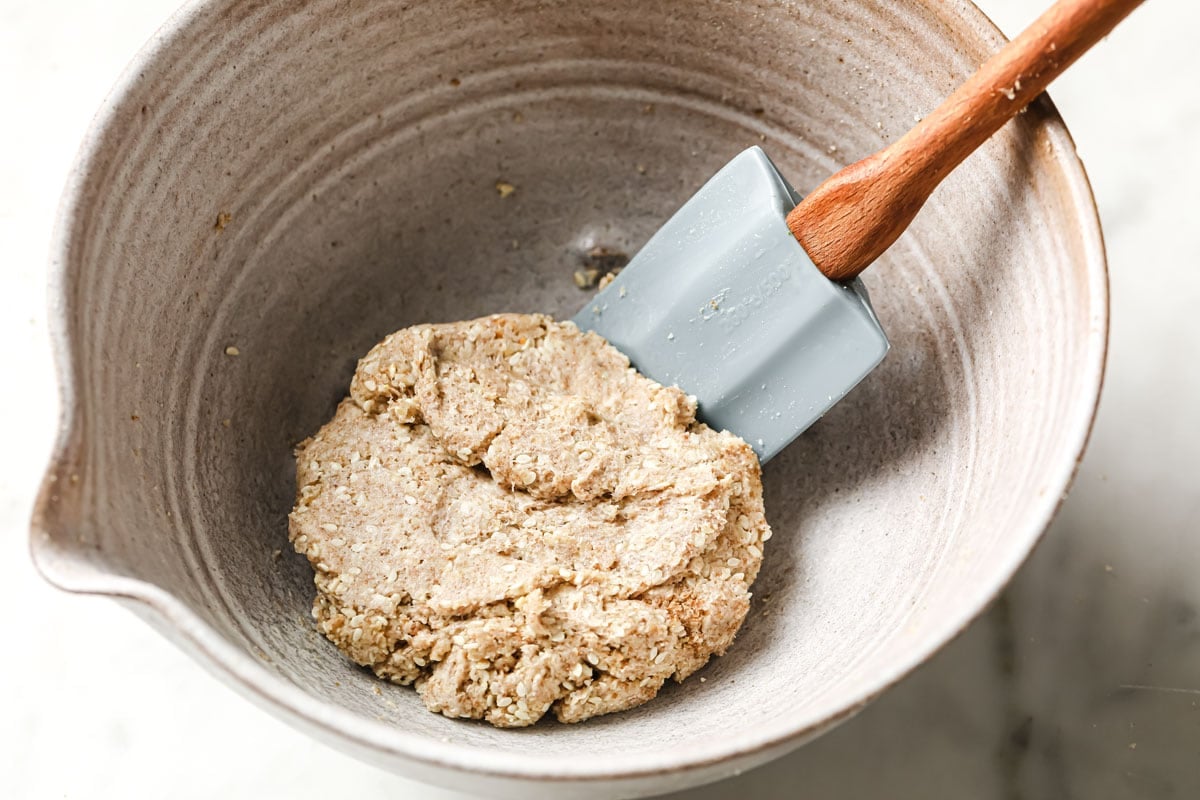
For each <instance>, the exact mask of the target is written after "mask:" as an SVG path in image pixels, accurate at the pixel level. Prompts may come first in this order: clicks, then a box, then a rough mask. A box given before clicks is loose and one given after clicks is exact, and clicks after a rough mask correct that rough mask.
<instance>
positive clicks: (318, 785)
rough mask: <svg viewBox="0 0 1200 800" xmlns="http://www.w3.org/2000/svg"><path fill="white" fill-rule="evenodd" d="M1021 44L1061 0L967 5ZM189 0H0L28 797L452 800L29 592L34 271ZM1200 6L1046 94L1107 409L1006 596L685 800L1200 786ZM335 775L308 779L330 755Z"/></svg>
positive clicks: (17, 615)
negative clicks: (1073, 180) (1104, 263)
mask: <svg viewBox="0 0 1200 800" xmlns="http://www.w3.org/2000/svg"><path fill="white" fill-rule="evenodd" d="M979 4H980V5H981V6H982V7H983V8H984V10H985V11H987V12H988V13H989V14H990V15H991V16H992V18H993V19H995V20H996V21H997V22H998V23H999V24H1000V26H1001V27H1002V28H1004V29H1005V30H1006V31H1009V32H1010V33H1014V32H1016V31H1018V30H1019V29H1020V28H1022V27H1023V26H1024V25H1025V24H1026V23H1028V22H1029V21H1031V20H1032V19H1033V18H1034V17H1035V16H1036V15H1037V13H1038V12H1039V11H1040V10H1041V8H1043V7H1044V6H1045V5H1048V0H979ZM175 5H176V0H111V1H110V2H100V0H0V74H3V75H4V80H3V81H0V99H2V100H3V105H2V106H0V107H2V108H3V109H4V112H3V117H2V118H3V120H4V122H3V124H0V145H2V146H0V241H2V242H3V245H4V252H6V253H7V254H8V255H7V257H6V258H5V274H7V275H8V279H7V282H6V286H5V290H4V292H3V294H2V295H0V312H2V313H0V326H2V328H3V337H2V339H3V341H4V343H5V344H4V347H3V349H2V350H0V353H2V356H3V368H4V374H7V375H9V376H10V377H9V384H8V388H7V389H6V391H5V392H4V393H3V394H2V395H0V403H2V404H3V407H2V409H0V413H2V414H3V416H2V418H3V419H6V420H19V422H16V423H15V424H14V423H10V429H9V430H8V431H7V432H6V435H5V437H4V441H5V443H6V445H7V446H6V448H5V450H6V453H5V457H4V458H0V525H2V529H3V536H2V537H0V548H2V549H0V554H2V556H3V559H4V562H3V563H7V564H10V565H13V567H11V568H10V571H9V573H8V574H9V577H8V578H7V579H6V580H5V581H4V583H3V593H4V599H5V607H6V608H8V609H9V612H8V614H9V616H8V618H7V620H6V621H7V624H8V628H7V636H6V639H7V640H8V646H7V648H6V649H7V650H8V653H9V655H8V656H7V657H6V658H5V659H4V660H3V662H0V678H2V681H0V685H3V686H4V703H3V711H0V775H2V776H3V785H4V789H3V790H0V791H2V792H3V794H4V796H6V797H12V798H47V797H55V798H58V797H66V798H123V799H124V798H141V797H171V798H175V799H176V800H184V799H185V798H205V800H207V798H212V797H223V798H243V797H246V798H248V797H260V796H267V797H276V796H288V797H295V798H307V797H322V798H325V797H339V798H348V797H364V796H387V797H393V798H395V797H414V798H416V797H420V798H429V800H437V799H438V798H460V797H461V795H455V794H453V793H450V792H445V791H440V790H436V789H431V788H428V787H425V786H422V785H420V784H416V783H412V782H409V781H405V780H403V779H400V778H397V777H394V776H392V775H389V774H386V773H384V772H381V771H379V770H376V769H374V768H372V767H369V766H366V765H364V764H361V763H359V762H357V761H354V760H352V759H350V758H348V757H346V756H343V755H341V754H339V753H337V752H334V751H332V750H330V749H328V748H327V747H325V746H323V745H321V744H318V743H316V742H315V741H313V740H311V739H309V738H307V737H306V736H304V735H302V734H300V733H298V732H296V731H294V730H292V729H291V728H289V727H287V726H286V725H284V724H283V723H281V722H278V721H276V720H275V719H274V718H272V717H270V716H268V715H267V714H266V713H265V712H263V711H260V710H259V709H257V708H255V707H253V706H251V705H249V704H248V703H246V702H245V701H244V700H242V699H241V698H239V697H237V696H235V695H234V694H233V693H232V692H231V691H230V690H228V689H226V688H225V687H224V686H222V685H220V684H219V683H218V682H217V680H216V679H215V678H213V677H211V676H210V675H208V674H207V673H206V672H204V671H203V670H202V669H201V668H200V667H199V666H198V665H196V664H195V663H194V662H192V661H191V660H189V659H188V658H187V657H185V656H184V655H183V654H182V653H181V652H179V651H178V650H176V649H175V647H174V646H172V645H171V644H169V643H168V642H167V641H166V640H164V639H163V638H161V637H160V636H159V635H158V634H157V633H155V632H154V631H152V630H151V629H150V628H149V627H147V626H146V625H144V624H143V623H142V622H141V621H140V620H138V619H136V618H135V617H134V616H133V615H131V614H130V613H129V612H128V611H126V610H124V609H122V608H120V607H118V606H117V605H116V604H114V603H112V602H110V601H108V600H103V599H93V598H81V597H74V596H68V595H66V594H62V593H60V592H57V591H55V590H54V589H51V588H50V587H49V586H47V585H46V584H44V583H43V582H42V581H41V579H40V578H38V577H37V576H36V575H35V574H34V572H33V570H32V567H31V566H30V564H29V559H28V556H27V554H26V531H25V528H26V525H27V521H28V515H29V510H30V507H31V503H32V497H33V493H34V490H35V488H36V483H37V481H38V478H39V477H40V476H39V472H40V470H41V467H42V464H43V462H44V459H45V457H46V453H48V451H49V447H50V443H51V440H52V437H53V430H54V423H55V414H56V407H55V400H54V389H53V385H54V383H53V378H54V376H53V369H52V366H51V362H50V357H49V350H48V345H47V341H46V332H45V312H44V307H45V301H44V296H45V288H44V286H45V257H46V251H47V244H48V241H49V237H50V228H51V222H52V218H53V214H54V210H55V204H56V202H57V198H58V195H59V192H60V189H61V187H62V185H63V181H64V178H65V175H66V171H67V168H68V165H69V163H70V160H71V158H72V156H73V154H74V151H75V147H76V144H77V143H78V141H79V139H80V137H81V135H82V132H83V130H84V128H85V126H86V125H87V123H88V120H89V118H90V116H91V114H92V111H93V110H94V109H95V108H96V107H97V105H98V104H99V102H100V99H101V98H102V97H103V95H104V93H105V92H106V91H107V89H108V87H109V86H110V85H111V84H112V82H113V81H114V79H115V77H116V75H117V74H118V72H119V71H120V69H121V67H122V66H123V65H124V63H125V62H126V61H127V59H128V58H129V57H130V56H131V55H132V54H133V53H134V52H135V50H136V49H137V48H138V47H139V46H140V44H141V43H142V42H143V41H144V40H145V39H146V38H147V37H148V36H149V34H150V33H151V32H152V31H153V30H154V29H155V28H156V27H157V26H158V25H159V24H160V23H161V22H162V21H163V20H164V19H165V18H166V17H167V16H168V14H169V13H170V11H171V10H172V9H173V7H174V6H175ZM1198 28H1200V4H1195V3H1183V2H1169V0H1151V1H1150V2H1148V3H1147V4H1146V6H1145V7H1144V8H1142V9H1140V10H1139V11H1137V12H1135V13H1134V15H1133V16H1132V17H1131V18H1130V19H1129V20H1128V21H1127V22H1126V23H1125V24H1124V25H1123V26H1122V27H1121V28H1119V29H1118V30H1117V32H1116V33H1115V34H1114V35H1113V36H1112V37H1110V39H1109V40H1108V41H1107V42H1106V43H1104V44H1103V45H1102V46H1101V47H1100V49H1099V50H1098V51H1096V52H1093V53H1091V54H1089V55H1087V56H1085V57H1084V59H1083V60H1082V61H1081V62H1080V63H1079V64H1078V65H1077V66H1076V67H1075V68H1074V69H1073V70H1072V71H1071V72H1070V73H1068V74H1067V75H1066V76H1065V77H1064V78H1062V79H1061V80H1060V81H1059V82H1058V83H1057V84H1056V85H1055V87H1054V89H1053V91H1052V95H1053V97H1054V98H1055V100H1056V102H1057V103H1058V105H1059V108H1060V110H1061V111H1062V113H1063V116H1064V117H1065V118H1066V120H1067V122H1068V124H1069V125H1070V128H1071V131H1072V133H1073V134H1074V137H1075V141H1076V142H1077V144H1078V147H1079V151H1080V153H1081V154H1082V157H1083V159H1084V161H1085V163H1086V165H1087V168H1088V172H1089V174H1090V176H1091V179H1092V182H1093V185H1094V188H1095V192H1096V197H1097V200H1098V202H1099V205H1100V212H1101V216H1102V218H1103V223H1104V228H1105V231H1106V234H1107V240H1108V250H1109V257H1110V265H1111V270H1112V295H1113V297H1112V309H1113V326H1112V347H1111V354H1110V360H1109V369H1108V380H1107V385H1106V387H1105V391H1104V397H1103V401H1102V403H1101V407H1100V416H1099V419H1098V421H1097V424H1096V429H1095V434H1094V436H1093V439H1092V444H1091V448H1090V450H1089V452H1088V455H1087V458H1086V459H1085V461H1084V462H1083V466H1082V468H1081V471H1080V474H1079V478H1078V481H1077V482H1076V486H1075V489H1074V491H1073V492H1072V494H1071V495H1070V497H1069V499H1068V501H1067V503H1066V505H1065V506H1064V508H1063V511H1062V514H1061V515H1060V517H1059V519H1058V521H1057V522H1056V523H1055V525H1054V528H1053V530H1052V532H1051V534H1050V535H1049V536H1048V537H1047V539H1046V540H1045V542H1044V543H1043V544H1042V546H1041V547H1040V549H1039V550H1038V551H1037V553H1036V554H1035V555H1034V557H1033V558H1032V560H1031V561H1030V562H1029V563H1028V564H1027V565H1026V566H1025V567H1024V568H1023V569H1022V570H1021V572H1020V574H1019V575H1018V577H1017V579H1016V581H1015V583H1014V584H1013V586H1012V587H1011V588H1010V589H1009V590H1008V591H1007V592H1006V593H1005V595H1004V597H1003V599H1002V600H1001V601H1000V602H999V603H998V604H997V605H996V606H995V607H994V608H993V609H992V611H991V612H989V613H988V614H987V615H986V616H985V617H984V618H983V619H981V620H980V621H979V622H978V623H976V624H975V625H974V626H973V627H972V628H971V629H970V630H969V631H968V632H967V633H966V634H965V635H964V636H962V637H961V638H960V639H959V640H957V641H956V642H954V643H953V644H951V645H950V646H949V647H948V648H946V650H945V651H944V652H943V653H942V654H940V655H939V656H937V657H936V658H935V659H934V660H933V661H932V662H931V663H929V664H928V665H927V666H925V667H924V668H922V669H921V670H919V671H918V672H917V673H916V674H915V675H913V676H912V677H911V678H909V679H908V680H906V681H904V682H903V684H901V685H900V686H899V687H897V688H896V689H894V690H893V691H891V692H890V693H888V694H887V695H886V696H885V697H884V698H883V699H881V700H880V701H878V702H877V703H875V704H874V705H873V706H871V707H870V708H868V709H867V710H866V711H865V712H863V713H862V714H861V715H859V716H858V717H856V718H855V719H853V720H852V721H850V722H849V723H847V724H845V725H843V726H842V727H840V728H838V729H837V730H835V731H834V732H833V733H831V734H829V735H827V736H825V737H824V738H822V739H820V740H818V741H817V742H815V743H813V744H811V745H809V746H808V747H805V748H803V749H802V750H800V751H799V752H797V753H795V754H794V755H792V756H790V757H787V758H784V759H782V760H780V761H777V762H775V763H774V764H771V765H769V766H767V767H764V768H762V769H759V770H757V771H754V772H752V773H748V774H746V775H744V776H742V777H740V778H737V779H735V780H732V781H727V782H724V783H720V784H715V785H713V786H710V787H707V788H705V789H701V790H698V791H696V792H692V793H691V794H690V795H689V796H691V797H696V798H726V797H754V798H784V797H786V798H809V797H811V798H833V799H835V800H836V798H867V797H892V798H940V797H955V798H958V797H972V798H981V799H983V800H986V799H987V798H1043V797H1045V798H1051V797H1052V798H1125V797H1128V798H1158V797H1162V798H1195V797H1200V422H1198V421H1197V409H1200V368H1197V366H1196V365H1197V364H1198V363H1200V328H1198V327H1196V326H1195V324H1194V323H1193V320H1195V319H1196V314H1195V313H1194V311H1193V306H1194V305H1195V304H1197V303H1200V233H1198V231H1200V225H1198V224H1197V222H1196V220H1195V216H1196V215H1197V214H1200V155H1198V152H1200V89H1198V87H1197V79H1200V66H1198V62H1197V60H1196V56H1195V53H1194V51H1193V48H1194V47H1195V44H1194V41H1193V40H1194V31H1195V30H1197V29H1198ZM317 764H320V765H321V767H322V769H321V770H320V771H317V770H316V769H315V768H314V765H317Z"/></svg>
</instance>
